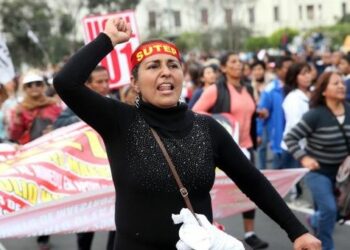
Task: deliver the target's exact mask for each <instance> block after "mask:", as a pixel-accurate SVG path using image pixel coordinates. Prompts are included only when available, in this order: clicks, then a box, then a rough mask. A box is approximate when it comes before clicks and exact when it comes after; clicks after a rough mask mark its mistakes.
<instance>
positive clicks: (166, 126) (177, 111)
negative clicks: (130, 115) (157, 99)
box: [139, 100, 193, 138]
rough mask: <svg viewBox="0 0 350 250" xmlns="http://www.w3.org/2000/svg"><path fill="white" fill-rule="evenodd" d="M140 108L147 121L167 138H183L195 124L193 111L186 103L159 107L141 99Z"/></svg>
mask: <svg viewBox="0 0 350 250" xmlns="http://www.w3.org/2000/svg"><path fill="white" fill-rule="evenodd" d="M139 110H140V111H141V114H142V116H143V118H144V119H145V121H146V122H147V123H148V124H149V125H150V126H151V127H152V128H154V129H156V130H157V131H158V132H159V133H160V134H161V135H162V136H164V137H167V138H181V137H183V136H185V135H187V134H188V133H189V132H190V131H191V129H192V126H193V112H191V111H190V110H188V107H187V104H184V103H178V105H177V106H175V107H171V108H159V107H156V106H154V105H152V104H150V103H145V102H143V101H141V100H140V106H139Z"/></svg>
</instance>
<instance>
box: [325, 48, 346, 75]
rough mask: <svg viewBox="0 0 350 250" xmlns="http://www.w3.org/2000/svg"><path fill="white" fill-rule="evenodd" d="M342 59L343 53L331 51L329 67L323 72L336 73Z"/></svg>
mask: <svg viewBox="0 0 350 250" xmlns="http://www.w3.org/2000/svg"><path fill="white" fill-rule="evenodd" d="M342 57H343V53H342V52H341V51H333V52H332V55H331V65H329V66H328V67H327V68H325V70H324V72H330V71H332V72H337V71H338V68H339V64H340V60H341V59H342Z"/></svg>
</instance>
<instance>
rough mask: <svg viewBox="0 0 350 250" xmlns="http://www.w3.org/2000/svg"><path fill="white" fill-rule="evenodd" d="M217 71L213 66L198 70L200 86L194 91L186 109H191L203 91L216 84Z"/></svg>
mask: <svg viewBox="0 0 350 250" xmlns="http://www.w3.org/2000/svg"><path fill="white" fill-rule="evenodd" d="M218 70H219V69H218V67H217V66H216V65H215V64H210V65H206V66H203V67H202V68H201V69H200V73H199V77H200V86H199V87H198V88H196V89H195V91H194V93H193V95H192V98H191V100H190V102H189V103H188V107H189V108H190V109H191V108H193V106H194V104H195V103H196V102H197V101H198V99H199V98H200V96H201V95H202V93H203V91H204V90H205V89H206V88H208V87H209V86H210V85H212V84H214V83H215V82H216V80H217V75H218Z"/></svg>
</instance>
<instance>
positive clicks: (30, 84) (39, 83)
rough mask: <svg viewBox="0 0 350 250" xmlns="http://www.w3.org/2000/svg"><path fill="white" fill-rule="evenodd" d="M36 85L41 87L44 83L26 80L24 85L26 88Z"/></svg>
mask: <svg viewBox="0 0 350 250" xmlns="http://www.w3.org/2000/svg"><path fill="white" fill-rule="evenodd" d="M34 85H35V86H36V87H42V86H44V83H43V82H28V83H26V84H25V85H24V86H25V87H26V88H31V87H33V86H34Z"/></svg>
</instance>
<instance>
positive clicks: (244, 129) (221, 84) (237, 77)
mask: <svg viewBox="0 0 350 250" xmlns="http://www.w3.org/2000/svg"><path fill="white" fill-rule="evenodd" d="M220 64H221V71H222V72H223V75H222V76H221V78H220V79H219V81H218V83H217V84H215V85H212V86H210V87H209V88H207V89H206V91H204V93H203V94H202V96H201V98H200V99H199V100H198V101H197V103H196V104H195V106H194V107H193V111H195V112H202V113H214V114H215V113H229V114H230V115H231V116H232V118H233V120H234V121H237V123H238V127H239V132H238V135H239V136H238V141H237V143H238V145H239V146H240V147H241V148H242V149H244V150H245V151H246V152H247V154H248V158H249V159H250V160H251V162H252V163H253V164H254V160H253V148H254V141H255V140H256V136H255V134H252V132H254V131H255V128H256V127H255V126H254V125H255V119H256V116H255V115H254V114H255V109H256V106H255V102H254V98H253V89H252V88H251V87H250V85H245V84H244V83H243V82H242V81H241V77H242V67H243V65H242V63H241V61H240V59H239V56H238V55H237V54H236V53H234V52H228V53H227V54H224V55H223V56H222V57H221V58H220ZM254 217H255V210H252V211H248V212H244V213H243V221H244V223H243V224H244V230H245V242H246V243H247V244H248V245H250V246H251V247H252V248H253V249H262V248H266V247H268V243H267V242H265V241H263V240H261V239H260V238H259V237H258V236H257V235H256V234H255V232H254Z"/></svg>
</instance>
